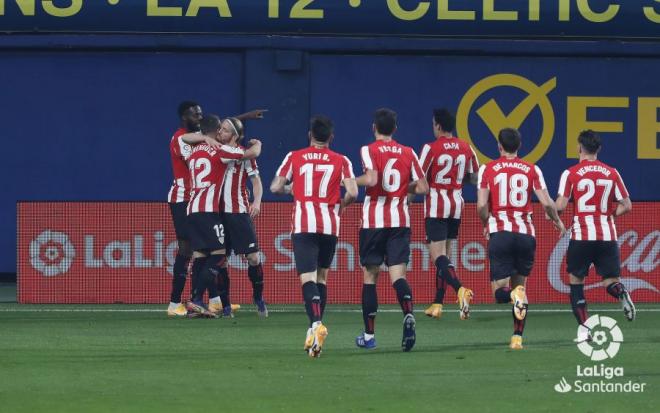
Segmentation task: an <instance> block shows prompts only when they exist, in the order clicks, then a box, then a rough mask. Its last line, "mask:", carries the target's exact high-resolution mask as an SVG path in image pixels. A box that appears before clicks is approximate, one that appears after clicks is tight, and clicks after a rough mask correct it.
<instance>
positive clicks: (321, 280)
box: [316, 268, 330, 284]
mask: <svg viewBox="0 0 660 413" xmlns="http://www.w3.org/2000/svg"><path fill="white" fill-rule="evenodd" d="M329 271H330V269H329V268H319V269H318V270H317V274H316V283H317V284H325V283H326V282H327V280H328V272H329Z"/></svg>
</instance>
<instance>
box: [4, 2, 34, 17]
mask: <svg viewBox="0 0 660 413" xmlns="http://www.w3.org/2000/svg"><path fill="white" fill-rule="evenodd" d="M15 1H16V4H17V5H18V8H19V9H21V13H22V14H23V16H34V3H35V1H36V0H15ZM4 15H5V0H0V16H4Z"/></svg>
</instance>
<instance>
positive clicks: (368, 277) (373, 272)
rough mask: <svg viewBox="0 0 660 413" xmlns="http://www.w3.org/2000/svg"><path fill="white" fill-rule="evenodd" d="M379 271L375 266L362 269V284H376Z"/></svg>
mask: <svg viewBox="0 0 660 413" xmlns="http://www.w3.org/2000/svg"><path fill="white" fill-rule="evenodd" d="M379 270H380V268H379V267H377V266H367V267H364V271H363V272H364V277H363V283H364V284H376V281H377V280H378V272H379Z"/></svg>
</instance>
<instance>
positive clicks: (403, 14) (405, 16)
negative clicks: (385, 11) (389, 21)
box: [387, 0, 431, 20]
mask: <svg viewBox="0 0 660 413" xmlns="http://www.w3.org/2000/svg"><path fill="white" fill-rule="evenodd" d="M387 7H388V8H389V9H390V12H392V14H393V15H394V17H396V18H397V19H400V20H419V19H421V18H422V17H424V15H426V13H427V12H428V11H429V7H431V3H429V2H428V1H421V2H419V4H418V5H417V7H415V9H414V10H404V9H403V8H402V7H401V5H400V4H399V0H387Z"/></svg>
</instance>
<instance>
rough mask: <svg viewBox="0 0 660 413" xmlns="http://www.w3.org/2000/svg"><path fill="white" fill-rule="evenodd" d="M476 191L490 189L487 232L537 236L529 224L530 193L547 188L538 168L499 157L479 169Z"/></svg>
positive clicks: (532, 225) (518, 159)
mask: <svg viewBox="0 0 660 413" xmlns="http://www.w3.org/2000/svg"><path fill="white" fill-rule="evenodd" d="M477 187H478V188H479V189H489V190H490V195H489V200H488V203H489V205H490V214H491V216H490V218H489V219H488V231H489V232H490V233H491V234H492V233H494V232H499V231H508V232H519V233H521V234H529V235H531V236H535V235H536V231H535V230H534V224H532V192H533V191H535V190H539V189H546V188H547V187H546V185H545V180H544V179H543V173H542V172H541V169H540V168H539V167H538V166H536V165H534V164H531V163H529V162H525V161H523V160H522V159H520V158H517V157H516V158H512V159H508V158H505V157H501V158H499V159H496V160H494V161H491V162H489V163H487V164H486V165H483V166H482V167H481V168H480V169H479V182H478V184H477Z"/></svg>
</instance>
